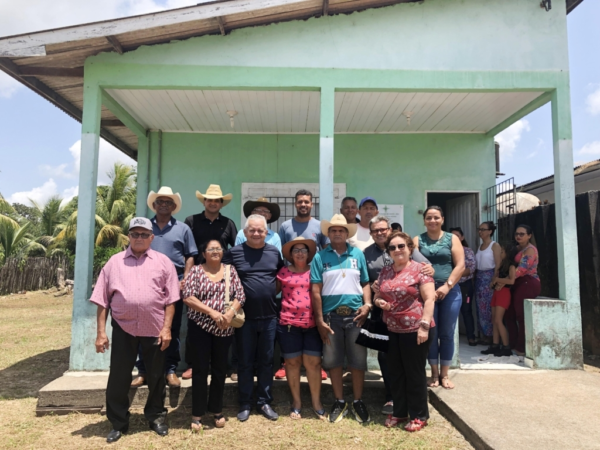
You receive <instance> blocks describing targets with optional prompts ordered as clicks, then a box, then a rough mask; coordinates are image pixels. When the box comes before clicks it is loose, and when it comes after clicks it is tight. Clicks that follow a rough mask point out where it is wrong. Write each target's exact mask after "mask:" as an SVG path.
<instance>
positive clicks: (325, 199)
mask: <svg viewBox="0 0 600 450" xmlns="http://www.w3.org/2000/svg"><path fill="white" fill-rule="evenodd" d="M334 125H335V89H334V88H333V87H323V88H321V132H320V140H319V203H320V204H319V209H320V218H321V219H322V220H323V219H325V220H329V219H331V217H332V216H333V211H334V209H333V196H334V194H333V134H334Z"/></svg>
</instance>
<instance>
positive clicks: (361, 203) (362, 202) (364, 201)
mask: <svg viewBox="0 0 600 450" xmlns="http://www.w3.org/2000/svg"><path fill="white" fill-rule="evenodd" d="M367 202H373V203H374V204H375V207H376V208H377V209H379V206H377V202H376V201H375V199H374V198H373V197H365V198H363V199H362V200H361V201H360V203H359V205H358V207H359V208H362V206H363V205H364V204H365V203H367Z"/></svg>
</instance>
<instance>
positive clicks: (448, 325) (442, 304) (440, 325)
mask: <svg viewBox="0 0 600 450" xmlns="http://www.w3.org/2000/svg"><path fill="white" fill-rule="evenodd" d="M441 285H442V283H439V284H438V283H435V288H436V289H438V288H439V287H440V286H441ZM461 304H462V294H461V292H460V286H459V285H458V284H457V285H455V286H454V287H453V288H452V289H450V292H448V295H446V297H444V299H443V300H441V301H437V302H435V309H434V310H433V320H434V321H435V327H433V328H432V329H431V333H430V334H429V338H430V339H431V347H429V357H428V359H429V364H430V365H432V366H435V365H437V364H438V360H439V364H440V365H442V366H449V365H450V364H451V363H452V357H453V356H454V330H455V329H456V322H457V320H458V313H459V312H460V307H461ZM438 341H439V343H438Z"/></svg>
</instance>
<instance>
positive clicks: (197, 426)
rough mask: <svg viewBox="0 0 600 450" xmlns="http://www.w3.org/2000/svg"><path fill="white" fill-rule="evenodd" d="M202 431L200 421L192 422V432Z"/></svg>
mask: <svg viewBox="0 0 600 450" xmlns="http://www.w3.org/2000/svg"><path fill="white" fill-rule="evenodd" d="M199 431H202V420H192V432H193V433H198V432H199Z"/></svg>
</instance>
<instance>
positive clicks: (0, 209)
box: [0, 193, 15, 214]
mask: <svg viewBox="0 0 600 450" xmlns="http://www.w3.org/2000/svg"><path fill="white" fill-rule="evenodd" d="M14 213H15V209H14V208H13V207H12V206H11V205H10V203H8V202H7V201H6V200H5V199H4V197H3V196H2V193H0V214H14Z"/></svg>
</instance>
